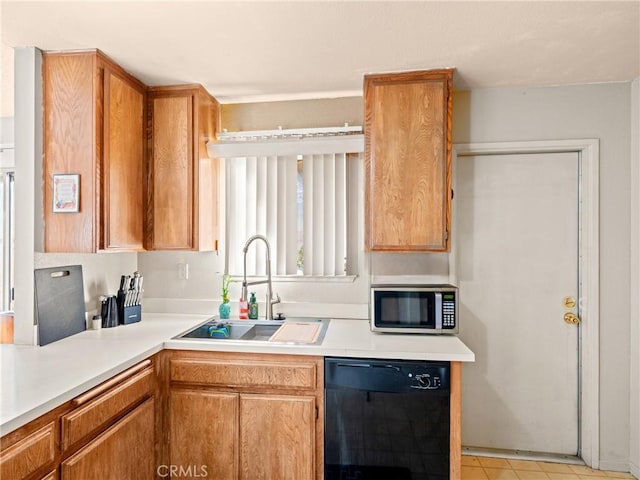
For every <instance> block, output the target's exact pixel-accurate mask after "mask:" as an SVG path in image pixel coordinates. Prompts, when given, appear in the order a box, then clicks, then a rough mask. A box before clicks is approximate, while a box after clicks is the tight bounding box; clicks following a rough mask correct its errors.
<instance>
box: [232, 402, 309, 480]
mask: <svg viewBox="0 0 640 480" xmlns="http://www.w3.org/2000/svg"><path fill="white" fill-rule="evenodd" d="M315 407H316V399H315V397H307V396H286V395H240V479H242V480H259V479H264V480H269V479H274V478H277V479H279V480H286V479H290V480H312V479H314V478H315V464H316V458H315V451H316V448H315V447H316V445H315V441H316V428H315V425H316V408H315Z"/></svg>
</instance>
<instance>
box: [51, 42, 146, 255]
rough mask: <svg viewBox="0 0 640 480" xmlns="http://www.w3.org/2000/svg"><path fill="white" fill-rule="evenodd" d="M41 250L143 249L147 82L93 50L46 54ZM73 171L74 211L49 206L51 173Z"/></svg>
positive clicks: (71, 172)
mask: <svg viewBox="0 0 640 480" xmlns="http://www.w3.org/2000/svg"><path fill="white" fill-rule="evenodd" d="M43 95H44V97H43V103H44V107H43V109H44V132H43V141H44V162H43V181H44V189H43V190H44V220H45V238H44V249H45V251H46V252H87V253H90V252H96V251H101V250H122V251H138V250H142V249H143V240H144V235H143V228H144V203H143V202H144V198H145V197H144V153H145V148H144V142H145V135H144V133H145V131H144V127H145V123H144V120H145V113H144V109H145V95H146V87H145V85H144V84H142V83H141V82H139V81H138V80H137V79H136V78H134V77H132V76H131V75H129V74H128V73H127V72H125V71H124V70H123V69H122V68H120V67H119V66H118V65H116V64H115V63H113V62H112V61H111V60H110V59H109V58H107V57H106V56H105V55H104V54H102V53H101V52H100V51H98V50H90V51H80V52H45V53H44V54H43ZM56 174H79V176H80V184H79V211H78V212H77V213H71V212H69V213H54V212H53V176H54V175H56Z"/></svg>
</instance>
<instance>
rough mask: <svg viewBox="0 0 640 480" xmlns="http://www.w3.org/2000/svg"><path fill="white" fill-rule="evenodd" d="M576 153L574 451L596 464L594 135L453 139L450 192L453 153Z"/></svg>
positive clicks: (453, 275)
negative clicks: (457, 141) (463, 141)
mask: <svg viewBox="0 0 640 480" xmlns="http://www.w3.org/2000/svg"><path fill="white" fill-rule="evenodd" d="M566 152H576V153H578V159H579V167H578V175H579V185H578V195H579V201H578V209H579V210H578V215H579V217H580V218H579V247H578V249H579V251H578V255H579V258H578V284H579V291H580V298H579V312H580V316H581V322H580V325H579V330H578V361H579V364H578V390H579V393H578V416H579V421H578V456H579V457H580V458H582V460H583V461H584V462H585V463H586V464H587V465H588V466H590V467H591V468H594V469H598V468H599V466H600V401H599V398H600V362H599V358H600V348H599V345H600V333H599V332H600V328H599V327H600V235H599V226H600V212H599V197H600V195H599V171H600V143H599V140H598V139H575V140H543V141H519V142H498V143H466V144H454V145H453V150H452V157H453V158H452V159H453V162H452V169H453V172H452V174H453V185H454V193H455V185H456V183H455V182H456V165H457V160H458V157H463V156H478V155H501V154H502V155H511V154H522V153H566ZM455 212H456V201H455V196H454V197H453V200H452V222H451V223H452V225H451V228H452V241H451V254H450V255H449V281H450V283H451V284H453V285H457V284H458V275H457V271H458V270H457V263H456V235H455V230H456V218H457V217H456V214H455Z"/></svg>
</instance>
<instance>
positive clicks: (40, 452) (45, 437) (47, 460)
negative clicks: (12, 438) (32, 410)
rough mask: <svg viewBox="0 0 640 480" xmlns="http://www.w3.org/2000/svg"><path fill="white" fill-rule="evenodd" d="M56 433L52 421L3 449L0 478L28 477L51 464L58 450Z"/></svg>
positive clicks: (0, 458) (0, 456)
mask: <svg viewBox="0 0 640 480" xmlns="http://www.w3.org/2000/svg"><path fill="white" fill-rule="evenodd" d="M56 435H57V432H56V427H55V423H53V422H52V423H49V424H47V425H45V426H44V427H42V428H40V429H39V430H37V431H35V432H33V433H32V434H30V435H27V436H26V437H25V438H23V439H21V440H20V441H19V442H17V443H15V444H14V445H12V446H11V447H9V448H7V449H6V450H3V451H2V453H0V478H9V479H22V478H28V477H32V476H33V475H34V474H35V473H36V472H37V471H39V470H42V469H43V468H44V467H45V466H47V465H49V466H51V465H53V462H54V461H55V458H56V455H57V450H58V449H57V445H56Z"/></svg>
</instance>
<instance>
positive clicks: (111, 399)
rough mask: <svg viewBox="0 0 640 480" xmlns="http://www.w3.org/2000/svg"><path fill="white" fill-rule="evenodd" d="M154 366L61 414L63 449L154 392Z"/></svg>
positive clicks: (84, 437)
mask: <svg viewBox="0 0 640 480" xmlns="http://www.w3.org/2000/svg"><path fill="white" fill-rule="evenodd" d="M153 386H154V378H153V369H152V368H148V369H147V370H144V371H143V372H141V373H138V374H137V375H135V376H133V377H131V378H129V379H128V380H126V381H124V382H123V383H121V384H119V385H117V386H115V387H114V388H112V389H110V390H108V391H107V392H106V393H104V394H102V395H99V396H98V397H97V398H95V399H94V400H92V401H90V402H88V403H86V404H85V405H82V406H80V407H78V408H76V409H74V410H73V411H72V412H70V413H68V414H66V415H63V416H62V449H63V450H66V449H67V448H69V447H70V446H72V445H74V444H75V443H76V442H78V441H80V440H82V439H86V438H87V437H88V436H89V435H91V434H95V432H96V431H98V430H99V429H100V428H102V427H104V426H105V425H106V424H108V423H109V422H113V421H114V420H115V419H116V418H118V417H119V416H120V415H122V414H123V413H124V412H126V411H128V410H129V409H131V408H132V407H133V406H134V405H136V404H137V403H139V402H140V401H141V400H143V399H144V398H145V397H148V396H150V395H152V394H153Z"/></svg>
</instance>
